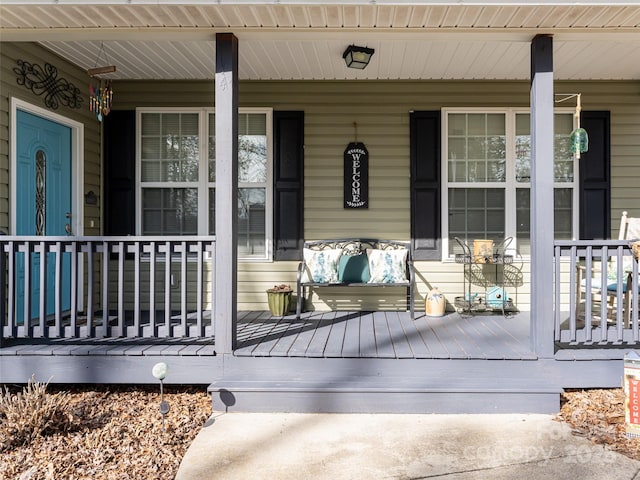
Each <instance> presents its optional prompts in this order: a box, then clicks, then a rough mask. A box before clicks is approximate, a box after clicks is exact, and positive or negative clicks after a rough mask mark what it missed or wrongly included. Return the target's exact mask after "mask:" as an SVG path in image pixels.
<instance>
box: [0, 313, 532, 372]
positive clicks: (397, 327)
mask: <svg viewBox="0 0 640 480" xmlns="http://www.w3.org/2000/svg"><path fill="white" fill-rule="evenodd" d="M237 341H238V343H237V349H236V350H235V351H234V355H235V356H238V357H250V356H253V357H301V358H302V357H306V358H380V359H386V358H396V359H410V358H415V359H485V360H486V359H507V360H533V359H536V358H537V357H536V355H535V353H533V352H532V351H531V347H530V340H529V318H528V314H526V313H525V314H519V315H513V316H510V317H503V316H502V315H499V314H492V315H490V314H487V315H484V314H483V315H479V314H475V315H470V316H469V315H460V314H458V313H450V314H448V315H445V316H444V317H427V316H425V315H424V314H420V313H419V314H418V315H417V318H416V319H415V320H412V319H411V317H410V314H409V313H408V312H404V311H376V312H354V311H332V312H306V313H304V314H303V315H302V316H301V318H300V319H296V317H295V315H287V316H285V317H282V318H280V317H273V316H271V315H270V314H269V312H239V314H238V330H237ZM0 355H3V356H15V355H32V356H43V357H44V356H47V355H51V356H56V355H57V356H92V357H100V356H105V357H114V356H144V357H153V356H165V357H202V356H214V355H216V350H215V342H214V339H213V337H206V338H188V337H187V338H102V339H95V338H94V339H91V338H76V339H68V338H64V339H5V340H4V341H3V346H2V348H0Z"/></svg>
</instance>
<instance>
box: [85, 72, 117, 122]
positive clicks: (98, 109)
mask: <svg viewBox="0 0 640 480" xmlns="http://www.w3.org/2000/svg"><path fill="white" fill-rule="evenodd" d="M112 102H113V88H111V80H107V81H106V82H105V85H104V86H102V81H101V80H97V81H94V79H91V82H90V83H89V110H91V111H92V112H94V113H95V115H96V118H97V119H98V121H99V122H101V121H102V119H103V118H104V117H106V116H107V115H109V112H110V111H111V104H112Z"/></svg>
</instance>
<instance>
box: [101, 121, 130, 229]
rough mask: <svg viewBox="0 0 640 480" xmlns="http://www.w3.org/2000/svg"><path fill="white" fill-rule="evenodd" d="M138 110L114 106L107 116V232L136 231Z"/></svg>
mask: <svg viewBox="0 0 640 480" xmlns="http://www.w3.org/2000/svg"><path fill="white" fill-rule="evenodd" d="M135 172H136V112H135V111H134V110H112V111H111V112H110V113H109V115H107V116H106V117H105V119H104V215H105V224H104V232H105V234H106V235H133V234H135V225H136V223H135V205H136V203H135V187H136V181H135Z"/></svg>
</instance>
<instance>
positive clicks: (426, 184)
mask: <svg viewBox="0 0 640 480" xmlns="http://www.w3.org/2000/svg"><path fill="white" fill-rule="evenodd" d="M409 127H410V130H411V132H410V142H411V150H410V155H411V158H410V161H411V245H412V249H413V259H414V260H440V259H441V257H442V240H441V234H440V232H441V226H440V222H441V213H440V188H441V186H440V180H441V179H440V111H422V112H411V116H410V125H409Z"/></svg>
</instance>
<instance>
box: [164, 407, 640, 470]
mask: <svg viewBox="0 0 640 480" xmlns="http://www.w3.org/2000/svg"><path fill="white" fill-rule="evenodd" d="M639 472H640V462H639V461H635V460H631V459H629V458H627V457H625V456H623V455H620V454H617V453H614V452H612V451H610V450H607V449H605V448H603V447H602V446H597V445H594V444H592V443H591V442H590V441H589V440H586V439H584V438H580V437H576V436H574V435H572V434H571V430H570V428H569V426H568V425H566V424H563V423H559V422H556V421H554V420H553V416H551V415H523V414H509V415H387V414H375V415H370V414H289V413H287V414H272V413H271V414H256V413H227V414H223V413H220V414H215V415H214V416H213V417H212V418H211V419H210V420H209V422H208V423H207V425H205V427H204V428H203V429H202V431H201V432H200V433H199V434H198V435H197V437H196V438H195V440H194V442H193V444H192V445H191V446H190V448H189V450H188V451H187V454H186V455H185V457H184V459H183V461H182V464H181V465H180V469H179V471H178V475H177V477H176V480H205V479H215V480H225V479H233V480H244V479H246V480H260V479H265V480H266V479H269V480H288V479H291V480H301V479H313V480H324V479H326V480H329V479H330V480H347V479H357V480H374V479H375V480H378V479H398V480H409V479H415V480H417V479H429V478H444V479H447V480H449V479H456V480H471V479H483V480H484V479H489V478H490V479H492V480H501V479H515V478H517V479H527V480H535V479H543V478H544V479H565V478H566V479H573V478H579V479H581V480H590V479H594V480H595V479H598V480H602V479H616V480H625V479H637V480H640V473H639Z"/></svg>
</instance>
